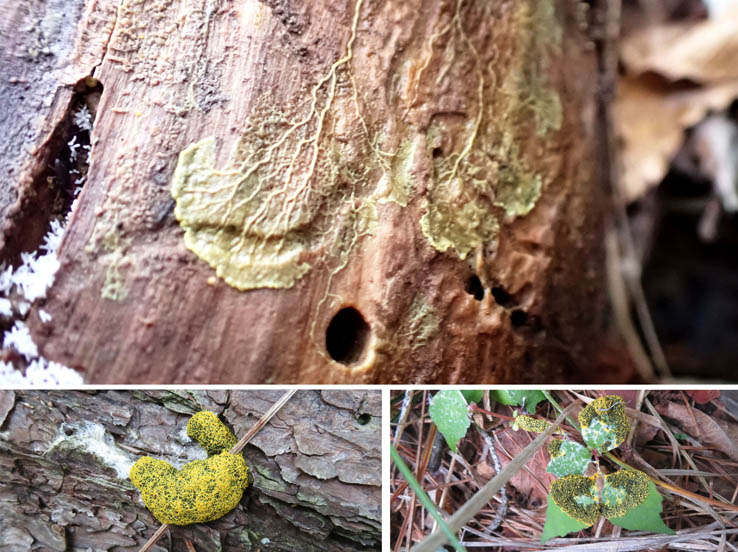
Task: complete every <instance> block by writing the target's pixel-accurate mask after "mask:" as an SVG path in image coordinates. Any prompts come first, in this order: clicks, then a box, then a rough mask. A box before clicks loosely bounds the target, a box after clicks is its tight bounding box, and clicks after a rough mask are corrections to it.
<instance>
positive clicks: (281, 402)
mask: <svg viewBox="0 0 738 552" xmlns="http://www.w3.org/2000/svg"><path fill="white" fill-rule="evenodd" d="M296 391H297V389H290V390H289V391H287V392H286V393H285V394H284V395H282V396H281V397H280V398H279V400H278V401H277V402H275V403H274V404H273V405H272V407H271V408H270V409H269V410H267V411H266V413H264V415H263V416H262V417H261V418H259V421H258V422H256V423H255V424H254V425H253V426H251V428H250V429H249V430H248V431H247V432H246V434H245V435H244V436H243V437H241V440H240V441H239V442H238V443H236V445H235V446H234V447H233V448H232V449H231V451H230V453H231V454H238V453H239V452H241V449H243V447H245V446H246V444H247V443H248V442H249V441H250V440H251V438H252V437H253V436H254V435H256V433H257V432H258V431H259V430H260V429H261V428H262V427H264V426H265V425H266V423H267V422H268V421H269V420H271V419H272V417H273V416H274V415H275V414H276V413H277V412H278V411H279V409H280V408H282V407H283V406H284V405H285V403H286V402H287V401H288V400H290V397H292V395H294V394H295V392H296ZM167 529H169V524H167V523H164V524H162V526H161V527H159V528H158V529H157V530H156V532H155V533H154V534H153V535H151V538H150V539H149V540H148V541H146V544H144V545H143V546H142V547H141V548H140V549H139V550H138V552H148V550H149V549H150V548H151V547H152V546H154V545H155V544H156V541H158V540H159V539H160V538H161V536H162V535H163V534H164V533H165V531H166V530H167Z"/></svg>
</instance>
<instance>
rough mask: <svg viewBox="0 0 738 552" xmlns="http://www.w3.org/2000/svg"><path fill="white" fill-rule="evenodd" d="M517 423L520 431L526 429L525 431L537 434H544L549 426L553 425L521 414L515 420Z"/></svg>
mask: <svg viewBox="0 0 738 552" xmlns="http://www.w3.org/2000/svg"><path fill="white" fill-rule="evenodd" d="M515 423H517V424H518V427H520V429H524V430H525V431H533V432H535V433H543V432H544V431H546V430H547V429H548V426H550V425H551V424H550V423H549V422H547V421H546V420H541V419H540V418H534V417H533V416H528V415H527V414H521V415H520V416H517V417H516V418H515Z"/></svg>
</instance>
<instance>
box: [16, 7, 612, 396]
mask: <svg viewBox="0 0 738 552" xmlns="http://www.w3.org/2000/svg"><path fill="white" fill-rule="evenodd" d="M4 1H5V2H7V1H8V0H4ZM32 3H33V2H31V1H30V0H28V4H32ZM80 5H81V6H82V5H83V6H84V10H83V14H84V15H83V17H82V19H81V20H80V23H79V24H78V25H77V27H76V36H77V37H78V39H77V40H76V42H75V44H77V51H81V50H84V51H86V52H88V53H87V54H86V55H85V56H83V55H82V54H81V53H79V52H78V53H76V54H75V55H73V56H71V58H70V61H69V66H68V67H67V69H66V72H65V74H66V75H74V78H69V79H68V80H67V82H66V83H65V85H66V86H67V87H68V86H70V83H71V82H76V81H75V80H74V79H75V78H80V75H82V76H83V75H85V74H88V73H91V74H92V75H93V76H94V77H95V78H96V79H97V80H98V81H99V82H101V83H102V86H103V87H104V90H103V92H102V96H101V98H100V101H99V105H98V106H97V113H96V118H95V125H94V130H93V131H92V136H91V143H92V151H91V155H90V163H89V168H88V172H87V184H86V185H85V187H84V189H83V191H82V193H81V197H80V202H79V205H78V207H77V208H76V209H75V211H74V212H73V214H72V218H71V223H70V225H69V227H68V229H67V232H66V234H65V238H64V241H63V243H62V247H61V252H60V254H61V263H62V264H61V269H60V271H59V273H58V276H57V279H56V283H55V285H54V287H53V288H52V289H51V291H50V293H49V297H48V301H47V303H46V304H45V305H44V309H45V310H46V311H47V312H49V313H50V314H51V315H52V316H53V320H52V321H51V322H50V323H42V322H41V320H40V319H39V317H38V315H37V313H36V311H35V310H34V311H32V313H31V316H30V327H31V329H32V333H33V335H34V338H35V339H36V341H37V343H38V344H39V346H40V349H41V351H42V352H43V354H44V355H45V356H46V357H47V358H49V359H50V360H54V361H57V362H61V363H63V364H66V365H68V366H71V367H73V368H76V369H79V370H81V371H83V373H84V377H85V378H86V381H88V382H91V383H111V382H125V383H130V382H147V383H172V382H187V383H200V382H218V383H239V382H240V383H243V382H310V383H317V382H322V383H341V382H344V383H345V382H352V383H390V382H404V383H406V382H448V383H451V382H475V383H481V382H513V381H514V382H516V383H524V382H543V381H545V382H548V383H551V382H555V381H564V380H572V379H581V378H580V374H581V370H582V369H583V368H585V367H586V365H587V361H588V360H589V359H590V358H591V356H592V354H593V352H594V348H595V347H596V344H597V339H596V337H597V335H598V333H599V332H600V331H601V327H602V324H603V305H604V295H603V292H602V274H601V266H602V260H603V258H602V256H603V253H602V246H601V243H602V239H601V238H602V224H601V221H602V209H601V208H602V195H603V194H602V186H601V180H600V178H601V176H600V175H599V174H598V172H597V167H596V160H597V159H598V155H599V148H600V146H601V140H602V138H603V135H602V134H601V133H599V131H598V129H599V124H600V122H599V120H598V113H599V111H598V96H597V94H596V90H597V83H598V78H599V73H598V65H597V59H596V54H595V51H594V49H593V48H592V44H591V43H590V42H589V37H588V35H587V32H586V30H585V29H584V27H585V26H586V22H587V14H586V13H584V12H583V11H582V10H583V9H584V4H583V3H581V2H579V1H577V0H557V1H555V2H549V1H548V0H525V1H519V0H514V1H512V0H494V1H486V2H472V1H468V0H412V1H404V0H403V1H399V0H382V1H374V0H372V1H369V0H342V1H339V2H335V1H332V0H331V1H328V0H312V1H310V2H294V1H290V0H265V1H263V2H257V1H256V0H238V1H235V2H222V1H216V0H196V1H188V2H185V1H184V0H157V1H155V2H151V1H146V2H144V1H143V0H122V1H120V2H118V3H116V4H115V5H112V3H111V2H109V1H106V0H100V1H93V0H88V1H87V2H84V3H82V4H80ZM82 37H86V38H82ZM90 37H91V38H90ZM101 37H106V38H107V37H109V39H103V38H101ZM90 51H92V52H91V53H90ZM94 60H99V63H97V62H96V61H94ZM60 89H61V90H64V91H66V92H65V94H69V91H68V90H67V88H64V87H61V88H60ZM63 103H64V102H63ZM65 105H70V104H69V102H66V103H65ZM44 116H45V117H46V119H47V120H49V119H50V118H53V116H58V110H53V109H52V110H47V111H45V112H44ZM67 117H69V113H67ZM210 137H212V138H213V140H212V141H208V140H207V139H208V138H210ZM40 151H43V146H42V147H41V149H40ZM182 152H183V153H182ZM180 153H182V155H180ZM39 155H40V154H39ZM47 157H49V155H47ZM51 157H53V155H51ZM37 172H38V171H37ZM27 173H28V171H27ZM24 174H26V173H24ZM28 174H30V173H28ZM29 178H30V177H29ZM31 180H32V179H31ZM38 185H39V184H38V182H37V181H36V187H38ZM29 186H30V184H29ZM24 189H25V188H24ZM19 193H21V194H22V193H23V192H22V190H21V192H19ZM30 193H31V192H27V195H28V194H30ZM21 211H22V209H21ZM21 218H22V217H21ZM16 219H18V217H16V218H15V219H13V220H16ZM18 220H19V219H18ZM9 224H10V223H9ZM18 224H20V223H17V222H16V223H13V224H11V226H10V227H9V228H11V229H9V230H7V231H6V236H12V235H13V231H12V228H18V227H19V226H18ZM16 234H17V232H16ZM7 247H9V246H8V241H7V240H6V248H7ZM11 249H12V248H11ZM16 249H17V247H16Z"/></svg>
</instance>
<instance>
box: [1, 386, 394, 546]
mask: <svg viewBox="0 0 738 552" xmlns="http://www.w3.org/2000/svg"><path fill="white" fill-rule="evenodd" d="M280 395H281V392H280V391H231V392H229V391H174V392H169V391H143V392H130V391H91V392H86V393H83V392H75V391H63V392H53V391H48V392H34V391H15V392H13V391H3V392H0V427H1V428H2V430H3V432H2V434H1V435H0V471H1V472H2V473H3V478H2V480H1V481H0V548H2V549H3V550H7V551H8V552H12V551H16V550H17V551H24V552H25V551H27V550H44V551H47V550H60V551H63V550H89V549H94V550H115V551H121V550H131V551H136V550H138V549H139V548H140V547H141V546H142V545H143V544H144V542H145V541H146V540H147V539H148V538H149V537H150V536H151V535H152V534H153V532H154V531H155V530H156V529H157V528H158V526H159V525H160V524H159V523H158V522H157V521H156V519H154V517H153V516H152V515H151V514H150V513H149V511H148V510H147V509H146V508H145V506H144V505H143V503H142V502H141V499H140V495H139V493H138V491H137V490H136V489H135V487H133V485H132V484H131V482H130V481H129V480H128V479H127V477H126V476H125V475H120V474H118V473H117V472H116V469H115V466H116V465H120V464H121V463H122V464H124V465H126V463H127V462H128V463H130V462H132V461H135V460H136V459H137V458H139V457H141V456H142V455H147V454H148V455H151V456H154V457H157V458H161V459H164V460H167V461H169V462H170V463H172V464H173V465H175V466H181V465H182V464H184V463H186V462H188V461H190V460H192V459H193V458H196V457H202V456H199V455H200V453H201V450H200V449H199V447H198V446H197V445H196V444H195V443H192V442H188V441H187V440H186V439H184V438H183V435H184V434H185V427H186V424H187V420H188V419H189V417H190V416H191V415H192V414H193V413H194V412H196V411H198V410H201V409H208V410H212V411H214V412H216V413H219V414H221V418H222V419H223V420H225V421H226V422H227V423H228V424H229V425H230V426H231V428H232V429H233V430H234V432H235V433H236V436H239V437H240V436H241V435H243V433H245V431H246V430H247V429H248V428H249V427H250V426H251V425H252V424H253V423H254V422H255V421H256V420H258V418H259V417H260V416H261V415H262V414H263V413H264V412H265V411H266V410H267V409H268V408H269V407H270V406H271V404H272V403H273V402H274V401H275V400H277V399H278V398H279V396H280ZM380 426H381V394H380V393H379V392H365V391H298V393H297V394H296V395H295V396H293V397H292V398H291V399H290V401H289V402H288V403H287V404H286V405H285V406H284V407H283V408H282V410H280V411H279V412H278V413H277V415H276V417H275V418H273V419H272V421H271V422H270V423H269V424H267V426H265V427H264V428H263V429H262V430H261V431H260V432H259V433H258V434H257V435H256V436H255V437H254V439H253V440H252V441H251V443H250V444H249V445H247V446H246V448H245V449H244V451H243V454H244V458H245V459H246V463H247V464H248V466H249V468H250V471H251V474H252V475H253V476H254V483H253V485H252V486H250V487H249V488H248V489H246V491H245V493H244V497H243V499H242V500H241V502H240V504H239V505H238V506H237V507H236V509H235V510H233V511H231V512H230V513H228V514H226V515H225V516H223V517H222V518H220V519H218V520H216V521H213V522H210V523H207V524H195V525H190V526H185V527H171V528H170V530H169V535H168V536H167V535H165V536H164V537H163V538H162V539H161V541H160V543H159V546H158V547H155V548H154V549H153V550H188V548H186V542H185V541H190V542H191V543H192V544H193V545H194V546H195V550H203V551H204V550H225V551H227V550H234V551H235V550H263V551H267V550H288V551H294V550H306V551H317V550H333V551H345V550H349V551H354V550H356V551H358V550H379V549H380V544H379V542H380V535H381V520H380V512H381V500H380V496H381V491H380V489H381V471H382V470H381V449H382V447H381V439H380Z"/></svg>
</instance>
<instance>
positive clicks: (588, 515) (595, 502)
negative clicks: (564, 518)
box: [549, 475, 600, 527]
mask: <svg viewBox="0 0 738 552" xmlns="http://www.w3.org/2000/svg"><path fill="white" fill-rule="evenodd" d="M549 496H550V497H551V499H552V500H553V501H554V502H555V503H556V505H557V506H558V507H559V508H561V510H562V511H563V512H564V513H565V514H566V515H568V516H569V517H572V518H574V519H576V520H577V521H579V522H581V523H585V524H586V525H587V527H589V526H590V525H592V524H593V523H594V522H596V521H597V520H598V519H600V490H599V489H598V488H597V476H596V475H593V476H591V477H585V476H583V475H566V476H564V477H562V478H561V479H557V480H556V481H553V482H552V483H551V492H550V493H549Z"/></svg>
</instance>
